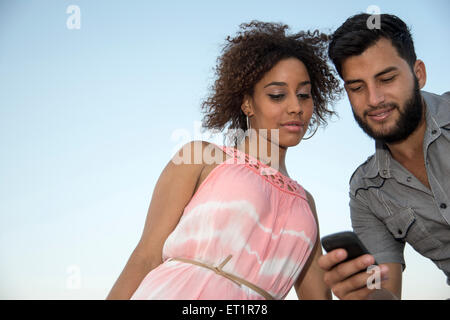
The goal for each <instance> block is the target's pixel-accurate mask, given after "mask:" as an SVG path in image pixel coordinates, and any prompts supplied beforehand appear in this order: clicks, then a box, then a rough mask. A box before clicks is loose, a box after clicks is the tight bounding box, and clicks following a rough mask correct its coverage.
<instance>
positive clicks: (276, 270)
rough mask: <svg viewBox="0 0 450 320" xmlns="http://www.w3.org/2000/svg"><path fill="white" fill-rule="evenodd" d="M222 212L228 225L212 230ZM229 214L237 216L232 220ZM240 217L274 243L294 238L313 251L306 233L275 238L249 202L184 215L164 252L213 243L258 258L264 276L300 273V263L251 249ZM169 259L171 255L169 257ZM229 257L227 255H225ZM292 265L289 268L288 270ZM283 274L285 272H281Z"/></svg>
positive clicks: (206, 207)
mask: <svg viewBox="0 0 450 320" xmlns="http://www.w3.org/2000/svg"><path fill="white" fill-rule="evenodd" d="M221 210H226V211H227V214H228V215H227V216H226V225H222V226H221V229H220V230H218V229H217V228H213V227H212V225H213V222H217V221H218V214H219V212H220V211H221ZM230 212H231V213H232V214H234V215H236V216H231V215H230ZM238 215H245V216H246V217H251V219H252V220H253V221H254V222H255V224H256V226H257V227H258V228H259V229H260V230H262V231H263V232H265V233H269V234H270V235H271V238H272V239H277V238H279V237H280V236H281V235H284V234H286V235H289V236H292V237H295V238H300V239H302V240H303V241H305V242H306V243H307V244H308V247H309V249H310V250H312V248H313V244H312V242H311V240H310V239H309V237H307V236H306V234H305V233H304V231H300V232H299V231H295V230H284V229H281V231H280V232H279V233H278V234H273V233H272V229H270V228H267V227H264V226H263V225H262V224H261V223H260V221H259V215H258V214H257V212H256V209H255V208H254V206H253V205H252V203H250V202H249V201H246V200H239V201H229V202H220V201H209V202H206V203H202V204H200V205H198V206H196V207H194V208H192V209H191V210H190V211H189V212H188V213H186V215H183V216H182V218H181V219H180V222H179V224H178V226H177V228H176V229H175V230H174V231H173V232H172V233H171V234H170V235H169V237H168V238H167V240H166V242H165V244H164V249H163V252H165V253H169V252H170V251H171V250H169V248H171V249H172V250H176V248H177V247H178V246H183V245H184V243H186V242H187V241H189V240H195V241H196V242H202V241H205V242H209V241H212V240H215V241H218V242H219V243H220V244H221V245H223V246H224V247H230V246H231V249H232V250H233V251H235V252H239V251H240V250H241V249H242V248H244V249H245V251H246V252H247V253H248V254H250V255H253V256H255V258H256V260H257V262H258V264H259V265H261V273H260V274H261V275H266V276H270V275H272V276H273V275H277V274H280V270H291V271H292V270H297V268H298V261H293V260H291V259H290V258H289V257H284V258H282V259H277V258H273V259H266V261H264V262H263V259H262V258H261V257H260V255H259V254H258V252H257V251H256V250H252V247H251V246H250V244H249V243H248V241H247V240H248V239H247V238H246V237H245V234H246V233H248V229H246V228H245V225H244V224H242V221H243V217H239V216H238ZM217 254H218V256H216V257H211V256H209V257H208V258H209V259H212V260H211V261H205V262H207V263H218V262H220V261H218V260H220V259H223V258H224V254H222V253H221V252H217ZM169 256H170V253H169ZM225 256H226V255H225ZM287 265H289V267H288V268H286V266H287ZM224 270H225V271H228V272H232V270H234V261H230V263H228V264H227V265H226V266H225V267H224ZM281 273H283V272H281ZM284 276H292V274H289V275H288V274H286V275H284Z"/></svg>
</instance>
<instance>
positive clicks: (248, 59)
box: [201, 21, 341, 131]
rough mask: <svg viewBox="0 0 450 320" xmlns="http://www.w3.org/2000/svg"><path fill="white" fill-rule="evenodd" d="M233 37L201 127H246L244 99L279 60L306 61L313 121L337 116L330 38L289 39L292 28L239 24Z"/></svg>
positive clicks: (206, 103) (316, 33)
mask: <svg viewBox="0 0 450 320" xmlns="http://www.w3.org/2000/svg"><path fill="white" fill-rule="evenodd" d="M240 29H241V30H240V31H239V32H238V33H237V35H236V36H235V37H234V38H231V37H230V36H228V37H227V39H226V43H225V45H224V47H223V48H222V55H221V56H220V57H219V58H218V59H217V62H218V64H217V66H216V69H215V73H216V77H217V78H216V80H215V83H214V85H213V87H212V88H211V91H212V92H211V94H210V95H209V97H208V98H207V99H206V100H205V101H204V102H203V103H202V106H201V110H202V112H203V113H204V118H203V121H202V126H203V127H204V128H207V129H213V130H220V131H222V130H224V129H225V127H226V125H227V124H228V123H229V125H228V128H229V129H242V130H244V131H245V130H246V129H247V124H246V117H245V114H244V113H243V112H242V110H241V105H242V103H243V99H244V96H245V95H249V96H252V95H253V88H254V87H255V85H256V83H257V82H258V81H259V80H261V79H262V78H263V76H264V74H266V73H267V72H268V71H269V70H270V69H272V68H273V67H274V66H275V64H277V63H278V62H279V61H280V60H282V59H286V58H291V57H294V58H297V59H299V60H300V61H302V62H303V63H304V64H305V66H306V68H307V70H308V74H309V77H310V80H311V95H312V99H313V101H314V107H315V108H314V113H313V118H312V121H311V123H315V124H316V125H317V126H319V125H326V118H327V117H329V116H331V115H333V114H335V112H334V111H332V110H330V109H328V108H327V105H328V104H329V103H331V102H332V101H334V100H335V99H336V98H337V96H338V95H339V94H340V92H341V89H340V85H339V81H338V80H337V78H336V77H335V75H334V71H332V70H331V69H330V67H329V66H328V64H327V55H326V54H327V45H328V36H327V35H325V34H323V33H320V32H319V31H318V30H315V31H313V32H311V31H307V32H303V31H302V32H299V33H296V34H291V35H287V34H286V30H288V29H289V27H288V26H287V25H284V24H280V23H265V22H260V21H252V22H250V23H244V24H241V25H240Z"/></svg>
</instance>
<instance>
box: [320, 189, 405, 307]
mask: <svg viewBox="0 0 450 320" xmlns="http://www.w3.org/2000/svg"><path fill="white" fill-rule="evenodd" d="M350 209H351V215H352V226H353V229H354V230H355V233H356V234H357V235H358V237H359V238H360V239H361V241H362V242H363V243H364V245H365V246H366V247H367V248H368V249H369V252H372V253H373V255H363V256H360V257H358V258H356V259H353V260H351V261H348V262H345V263H340V262H342V261H343V260H345V258H346V257H347V252H346V251H345V250H344V249H336V250H333V251H331V252H330V253H328V254H327V255H325V256H322V257H321V258H320V259H319V266H320V267H321V268H322V269H323V270H324V271H325V273H324V281H325V283H326V284H327V285H328V286H329V287H330V288H331V290H332V291H333V293H334V294H335V295H336V296H337V297H338V298H340V299H374V298H381V299H389V298H400V297H401V282H402V281H401V280H402V263H403V248H404V244H402V243H400V242H398V241H396V240H395V239H393V237H392V235H391V234H390V232H389V230H387V228H386V226H385V225H384V223H383V222H382V221H380V220H379V219H378V218H377V217H376V216H375V215H374V214H373V213H372V212H371V211H370V209H369V207H368V206H367V205H366V204H365V203H364V202H363V201H362V200H361V199H357V198H356V197H354V196H353V195H350ZM375 260H377V262H379V263H381V262H383V261H389V263H386V264H381V265H380V266H379V267H380V269H379V271H380V272H381V274H380V275H379V276H380V278H381V283H380V285H381V288H382V290H381V291H374V290H371V289H370V288H369V287H368V285H367V283H368V282H367V281H368V280H369V283H371V282H372V281H371V279H369V278H370V277H372V278H373V273H368V272H367V268H368V267H369V266H370V265H373V264H374V263H375ZM384 290H388V292H387V294H385V295H380V293H383V291H384ZM374 293H376V295H375V294H374ZM389 293H391V294H393V295H394V296H395V297H392V296H391V295H390V294H389Z"/></svg>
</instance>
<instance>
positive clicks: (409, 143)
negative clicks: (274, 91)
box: [319, 14, 450, 299]
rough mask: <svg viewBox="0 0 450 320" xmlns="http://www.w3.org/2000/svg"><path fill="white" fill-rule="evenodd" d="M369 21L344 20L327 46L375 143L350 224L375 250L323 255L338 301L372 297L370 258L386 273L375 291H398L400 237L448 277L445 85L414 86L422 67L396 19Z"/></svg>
mask: <svg viewBox="0 0 450 320" xmlns="http://www.w3.org/2000/svg"><path fill="white" fill-rule="evenodd" d="M369 18H370V15H368V14H358V15H356V16H353V17H351V18H349V19H348V20H347V21H346V22H345V23H344V24H343V25H342V26H341V27H339V28H338V29H337V30H336V31H335V33H334V34H333V36H332V39H331V42H330V46H329V52H328V53H329V56H330V58H331V60H332V61H333V63H334V65H335V67H336V70H337V71H338V73H339V75H340V76H341V78H342V79H343V80H344V87H345V90H346V92H347V95H348V98H349V100H350V104H351V106H352V110H353V114H354V117H355V119H356V121H357V122H358V124H359V126H360V127H361V128H362V129H363V130H364V132H365V133H366V134H368V135H369V136H370V137H372V138H374V140H375V147H376V151H375V154H374V155H373V156H371V157H369V159H368V160H367V161H366V162H365V163H363V164H362V165H361V166H360V167H358V168H357V170H356V171H355V173H354V174H353V176H352V177H351V179H350V210H351V219H352V226H353V229H354V231H355V233H356V234H357V235H358V237H359V238H360V239H361V241H362V242H363V243H364V245H365V246H366V247H367V248H368V250H369V252H370V253H371V254H372V255H363V256H361V257H358V258H356V259H353V260H351V261H349V262H345V263H341V264H339V262H341V261H343V260H344V259H345V257H346V252H345V250H343V249H337V250H334V251H332V252H330V253H328V254H327V255H324V256H323V257H322V258H321V259H320V260H319V265H320V267H321V268H322V269H324V270H325V271H326V272H325V275H324V281H325V282H326V283H327V285H328V286H329V287H330V288H331V289H332V291H333V293H334V294H335V295H336V296H337V297H338V298H340V299H367V298H370V295H371V294H373V290H370V289H369V288H368V286H367V285H366V284H367V280H368V278H369V277H371V276H372V274H371V273H367V272H366V268H367V267H368V266H370V265H371V264H373V263H374V262H375V261H376V262H377V263H378V264H379V265H380V269H381V276H382V279H383V281H382V288H383V289H382V290H377V294H379V293H380V292H381V293H383V292H384V293H387V294H393V295H394V297H396V298H401V281H402V271H403V270H404V268H405V266H406V265H405V261H404V257H403V250H404V246H405V243H406V242H408V243H409V244H410V245H411V246H412V247H413V248H414V249H415V250H416V251H417V252H419V253H420V254H422V255H423V256H425V257H427V258H429V259H431V260H432V261H433V262H434V263H435V264H436V265H437V266H438V268H440V269H441V270H442V271H443V272H444V273H445V274H446V275H447V283H448V284H450V92H447V93H445V94H443V95H441V96H440V95H436V94H432V93H428V92H425V91H420V89H422V88H423V87H424V85H425V82H426V70H425V64H424V62H423V61H421V60H417V58H416V54H415V52H414V44H413V41H412V38H411V34H410V32H409V30H408V27H407V26H406V25H405V23H404V22H403V21H402V20H400V19H399V18H398V17H396V16H393V15H388V14H382V15H381V16H380V19H381V25H380V28H379V29H369V28H368V26H367V21H368V19H369ZM372 296H373V295H372ZM391 297H392V296H391Z"/></svg>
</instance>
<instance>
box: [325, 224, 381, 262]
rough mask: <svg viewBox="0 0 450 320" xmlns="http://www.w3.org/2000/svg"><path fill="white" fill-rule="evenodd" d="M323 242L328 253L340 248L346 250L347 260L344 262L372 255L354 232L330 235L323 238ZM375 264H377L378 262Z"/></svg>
mask: <svg viewBox="0 0 450 320" xmlns="http://www.w3.org/2000/svg"><path fill="white" fill-rule="evenodd" d="M321 242H322V246H323V248H324V249H325V250H326V251H327V252H330V251H332V250H335V249H339V248H342V249H345V250H346V251H347V258H346V259H345V260H344V261H342V262H346V261H349V260H353V259H355V258H357V257H359V256H362V255H363V254H370V252H369V250H367V248H366V247H365V246H364V245H363V243H362V242H361V240H359V238H358V236H357V235H356V234H355V233H354V232H353V231H343V232H338V233H333V234H330V235H328V236H325V237H323V238H322V240H321ZM342 262H341V263H342ZM375 264H377V262H376V261H375Z"/></svg>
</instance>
